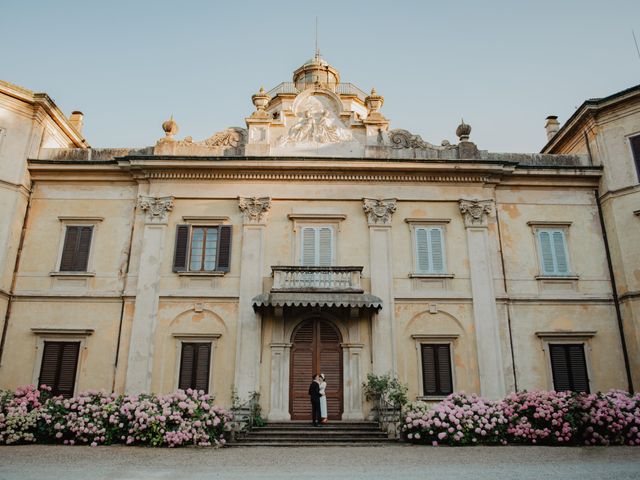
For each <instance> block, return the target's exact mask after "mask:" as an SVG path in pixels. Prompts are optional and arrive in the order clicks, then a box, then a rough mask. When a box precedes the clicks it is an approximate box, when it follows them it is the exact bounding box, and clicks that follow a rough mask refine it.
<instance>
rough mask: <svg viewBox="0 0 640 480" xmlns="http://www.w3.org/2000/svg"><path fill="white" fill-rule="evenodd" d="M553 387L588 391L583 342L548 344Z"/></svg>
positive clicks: (557, 389)
mask: <svg viewBox="0 0 640 480" xmlns="http://www.w3.org/2000/svg"><path fill="white" fill-rule="evenodd" d="M549 354H550V357H551V370H552V373H553V388H554V389H555V390H556V391H558V392H564V391H565V390H572V391H576V392H587V393H589V377H588V375H587V364H586V359H585V356H584V345H583V344H575V343H573V344H565V345H560V344H551V345H549Z"/></svg>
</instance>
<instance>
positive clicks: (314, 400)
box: [309, 374, 320, 427]
mask: <svg viewBox="0 0 640 480" xmlns="http://www.w3.org/2000/svg"><path fill="white" fill-rule="evenodd" d="M309 396H310V397H311V418H312V419H313V426H314V427H319V426H320V376H319V375H318V374H315V375H314V376H313V380H312V382H311V385H309Z"/></svg>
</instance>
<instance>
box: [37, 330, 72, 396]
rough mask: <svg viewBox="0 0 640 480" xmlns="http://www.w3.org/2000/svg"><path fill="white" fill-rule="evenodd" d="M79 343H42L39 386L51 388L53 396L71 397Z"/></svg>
mask: <svg viewBox="0 0 640 480" xmlns="http://www.w3.org/2000/svg"><path fill="white" fill-rule="evenodd" d="M79 352H80V342H44V351H43V352H42V363H41V365H40V378H39V381H38V384H39V385H47V386H49V387H51V393H52V394H53V395H56V396H57V395H62V396H64V397H66V398H70V397H72V396H73V387H74V384H75V381H76V371H77V367H78V354H79Z"/></svg>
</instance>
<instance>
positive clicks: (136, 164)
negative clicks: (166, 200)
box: [29, 156, 602, 186]
mask: <svg viewBox="0 0 640 480" xmlns="http://www.w3.org/2000/svg"><path fill="white" fill-rule="evenodd" d="M176 160H178V161H176ZM265 160H266V159H265V158H263V157H246V158H235V157H234V158H225V159H221V158H206V157H194V158H181V159H177V158H175V157H165V158H159V157H144V156H128V157H120V158H118V159H117V160H109V161H94V162H61V161H58V160H30V161H29V170H30V172H31V175H32V176H33V178H34V179H35V180H43V179H47V180H54V179H58V180H60V181H77V180H80V179H82V178H85V179H86V180H87V181H101V180H104V179H105V178H110V179H113V180H118V181H133V182H136V181H137V182H141V181H154V180H160V181H163V180H164V181H166V180H169V181H182V180H195V181H211V180H216V181H258V182H259V181H265V182H274V181H275V182H289V181H297V182H317V181H320V182H354V183H357V182H368V183H378V182H386V183H481V184H498V183H503V182H506V183H508V184H512V185H515V184H519V185H520V184H522V185H526V184H531V185H544V184H547V185H561V184H567V185H569V184H570V185H573V186H578V185H580V186H597V183H598V181H599V178H600V176H601V174H602V167H599V166H548V165H547V166H534V165H518V164H516V163H513V162H506V161H468V160H458V161H437V160H436V161H397V160H396V161H392V162H387V161H375V160H370V159H345V158H340V159H338V158H324V159H318V158H315V159H313V160H315V161H310V160H311V159H301V158H270V159H269V161H265Z"/></svg>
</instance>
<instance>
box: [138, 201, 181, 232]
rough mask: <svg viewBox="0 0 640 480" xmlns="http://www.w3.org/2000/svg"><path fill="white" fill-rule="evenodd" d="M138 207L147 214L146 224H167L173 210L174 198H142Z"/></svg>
mask: <svg viewBox="0 0 640 480" xmlns="http://www.w3.org/2000/svg"><path fill="white" fill-rule="evenodd" d="M138 206H139V207H140V209H141V210H142V211H143V212H145V213H146V223H155V224H159V225H162V224H166V223H167V221H168V218H169V212H170V211H171V210H173V197H142V196H141V197H140V198H139V199H138Z"/></svg>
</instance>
